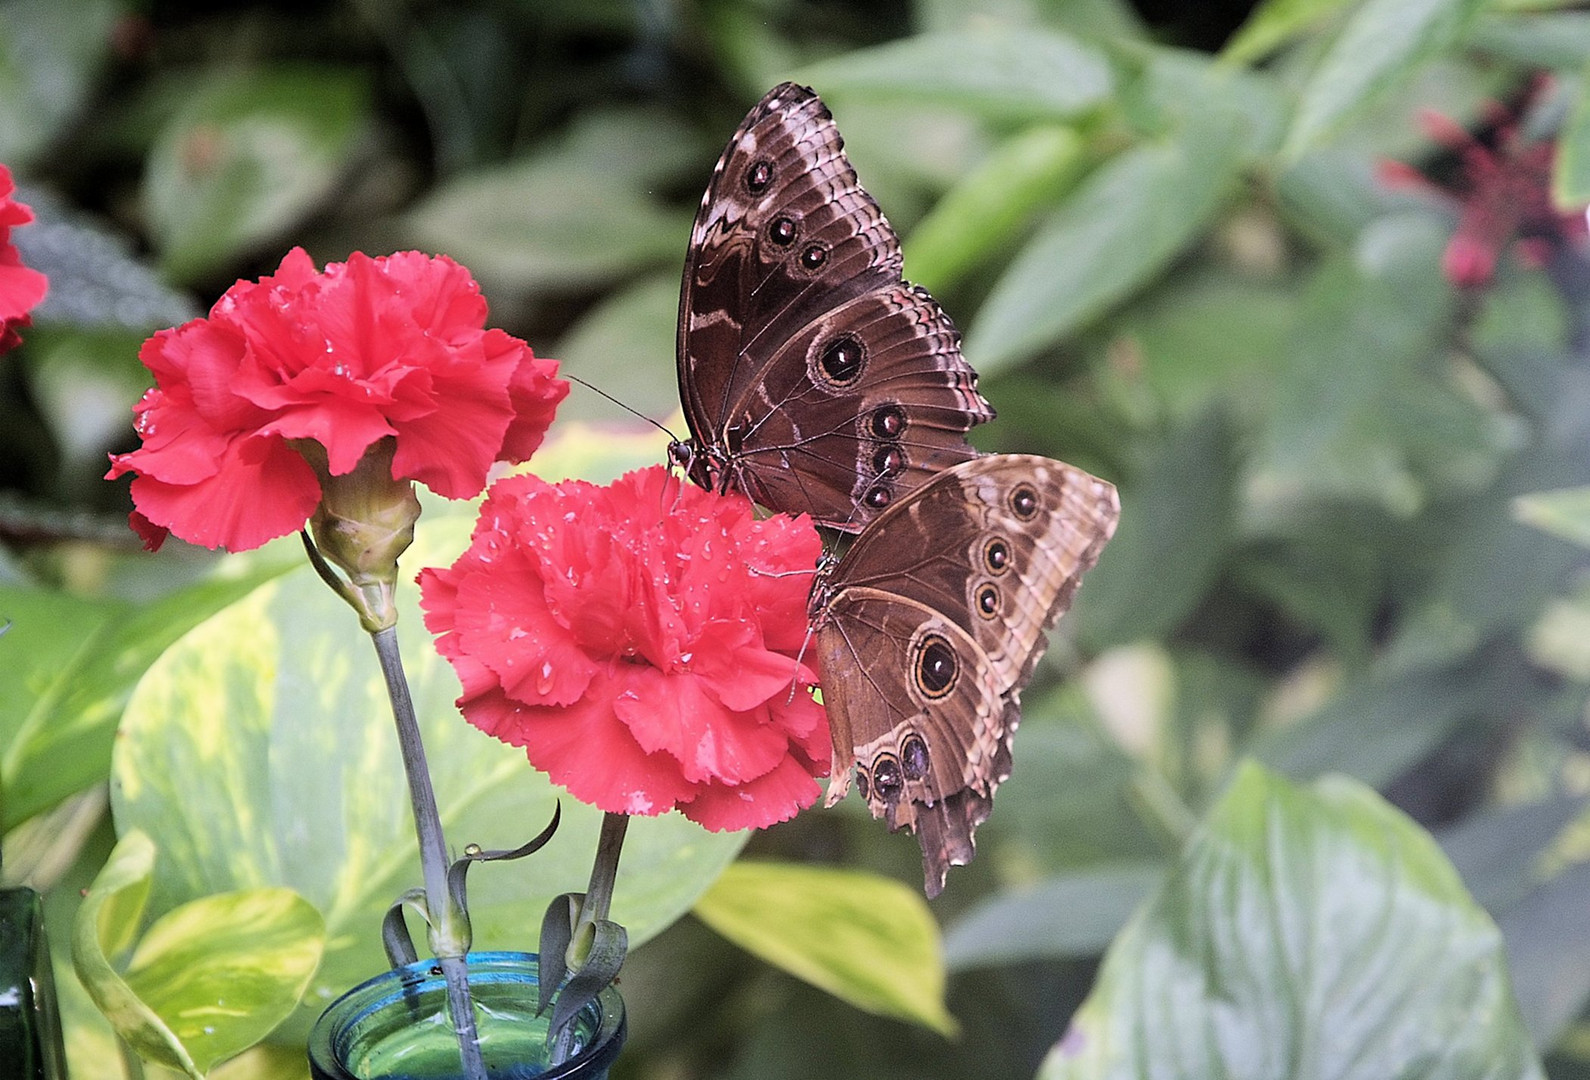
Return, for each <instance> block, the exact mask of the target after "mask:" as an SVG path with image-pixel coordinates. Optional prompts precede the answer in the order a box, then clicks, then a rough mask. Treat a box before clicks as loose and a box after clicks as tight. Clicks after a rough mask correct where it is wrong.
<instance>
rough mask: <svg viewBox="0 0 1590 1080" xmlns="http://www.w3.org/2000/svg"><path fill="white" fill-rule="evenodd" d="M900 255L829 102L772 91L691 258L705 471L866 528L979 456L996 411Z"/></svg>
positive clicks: (694, 367) (699, 443)
mask: <svg viewBox="0 0 1590 1080" xmlns="http://www.w3.org/2000/svg"><path fill="white" fill-rule="evenodd" d="M900 267H901V262H900V245H899V242H898V239H897V238H896V237H895V235H894V232H893V230H892V229H890V227H889V224H888V222H887V221H885V220H884V217H883V215H882V213H881V212H880V211H879V210H878V206H877V204H876V203H875V202H873V200H872V198H871V197H870V196H869V195H868V194H867V193H866V192H865V191H863V190H862V189H861V187H860V185H859V184H858V183H857V182H856V175H855V171H854V170H853V169H852V168H851V167H850V163H849V161H848V160H847V159H846V158H845V155H844V151H843V142H842V140H841V139H840V137H839V132H838V129H837V128H835V126H834V123H833V120H832V118H831V117H830V115H829V113H828V110H827V109H826V108H825V107H824V106H823V104H822V102H821V101H820V100H819V99H818V98H817V96H816V95H815V94H813V93H812V92H811V91H810V90H809V89H806V88H805V87H800V86H795V85H793V84H789V83H786V84H784V85H782V86H779V87H777V88H775V89H774V90H772V91H770V92H769V93H768V95H767V96H766V97H765V98H763V100H762V101H761V103H759V104H758V105H757V107H756V108H754V109H753V110H752V111H751V113H750V115H748V116H747V117H746V119H745V122H744V123H743V124H742V125H741V126H740V129H739V130H738V131H736V132H735V134H734V137H733V138H732V139H731V140H730V142H729V145H728V147H727V148H726V149H725V151H724V154H723V157H722V158H721V159H720V160H719V162H718V165H717V168H716V169H715V170H714V172H713V177H712V182H711V184H710V185H709V187H708V189H707V192H706V195H705V197H704V198H703V199H702V203H701V209H700V211H699V213H698V214H697V217H696V224H695V228H694V230H693V231H692V234H691V242H690V251H689V254H688V256H687V258H686V262H685V275H684V283H683V287H682V290H681V293H680V310H679V388H680V398H681V401H682V402H683V404H684V408H685V418H686V421H687V423H688V424H689V425H690V430H691V434H692V439H691V440H690V442H689V444H687V446H686V447H685V448H684V450H683V451H682V452H681V453H680V456H681V458H682V459H683V460H685V461H686V462H687V463H688V464H690V465H691V466H693V467H692V468H691V472H690V474H691V477H692V479H694V480H696V481H697V482H699V483H704V484H708V485H711V486H714V487H717V488H719V489H720V490H739V491H743V492H744V493H745V494H747V495H749V496H750V497H752V498H753V499H755V500H756V501H758V502H760V503H762V504H763V505H764V506H767V507H769V508H771V509H774V510H782V511H787V512H790V513H800V512H809V513H811V514H812V516H813V517H814V518H816V519H817V520H818V521H819V522H821V523H823V524H826V525H829V526H831V527H833V528H837V529H841V530H845V531H852V532H853V531H857V530H859V529H860V528H861V527H862V526H863V525H864V524H865V523H866V522H867V521H869V520H871V519H872V518H873V517H875V516H876V515H877V514H878V513H879V512H880V511H881V510H882V509H883V508H885V507H886V506H888V505H890V504H891V503H893V502H895V501H898V500H899V499H900V498H901V497H903V496H904V495H905V494H907V493H908V492H909V491H910V490H911V489H912V488H914V487H915V486H917V485H918V484H920V483H921V482H922V481H924V480H925V479H926V478H927V477H929V476H931V475H932V474H933V473H934V472H936V471H938V470H940V469H942V468H945V467H947V466H949V465H952V464H954V463H956V462H959V461H964V460H967V459H969V458H971V457H972V456H974V453H975V452H974V451H973V450H972V448H971V447H970V446H969V445H968V444H967V442H966V439H965V434H966V432H967V431H968V430H969V429H970V428H971V427H972V426H973V425H975V424H978V423H981V422H983V421H985V420H988V419H991V418H992V417H993V410H992V409H991V408H990V407H989V406H988V403H987V402H986V401H985V400H984V399H983V398H982V396H981V395H980V394H978V393H977V389H976V385H977V378H976V374H975V373H974V372H973V371H972V369H971V367H970V365H968V364H967V363H966V361H965V359H964V358H963V357H962V356H961V353H960V345H959V335H958V334H957V333H956V332H955V328H954V326H953V325H952V324H951V323H950V321H949V319H948V317H947V316H945V314H944V313H943V311H942V310H941V309H940V308H939V306H938V304H937V303H936V302H934V300H933V298H932V297H931V296H929V295H928V294H927V293H926V291H924V290H921V289H916V288H913V287H911V286H908V285H906V284H905V283H904V282H903V281H902V280H901V276H900Z"/></svg>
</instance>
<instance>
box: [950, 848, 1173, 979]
mask: <svg viewBox="0 0 1590 1080" xmlns="http://www.w3.org/2000/svg"><path fill="white" fill-rule="evenodd" d="M1164 876H1165V867H1164V866H1163V865H1161V864H1160V863H1146V862H1128V863H1113V864H1104V865H1100V866H1090V867H1083V868H1080V869H1077V870H1073V871H1069V872H1067V873H1064V874H1060V875H1058V876H1056V877H1053V878H1049V879H1048V880H1046V881H1042V882H1039V883H1038V884H1037V885H1035V886H1033V887H1031V888H1028V889H1021V890H1013V891H1011V892H1007V893H1002V894H1000V895H998V896H995V897H992V898H990V899H988V900H985V901H983V902H982V903H980V904H978V905H977V906H976V907H974V908H973V909H972V910H971V911H969V912H967V913H966V915H965V917H964V918H962V919H959V920H958V921H956V922H955V924H954V925H952V926H951V927H950V928H949V929H948V930H947V931H946V932H945V935H944V959H945V962H946V963H947V964H948V965H949V969H950V970H951V971H963V970H965V969H967V968H975V967H988V966H992V965H996V964H1017V963H1024V962H1027V961H1031V960H1052V959H1068V958H1074V957H1088V956H1097V955H1098V954H1099V953H1101V952H1103V951H1104V947H1105V946H1106V945H1108V944H1109V943H1110V939H1111V938H1113V937H1114V936H1115V935H1116V933H1117V932H1118V931H1119V930H1120V929H1121V927H1122V926H1123V925H1124V924H1125V923H1126V920H1127V918H1128V917H1129V916H1130V915H1131V914H1132V911H1133V909H1135V908H1136V907H1137V905H1138V904H1139V903H1141V902H1142V901H1143V899H1144V898H1145V897H1147V896H1148V895H1149V893H1151V892H1152V891H1153V890H1154V887H1155V886H1156V885H1158V884H1159V881H1160V879H1161V878H1163V877H1164Z"/></svg>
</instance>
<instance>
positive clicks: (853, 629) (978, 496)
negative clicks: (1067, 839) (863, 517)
mask: <svg viewBox="0 0 1590 1080" xmlns="http://www.w3.org/2000/svg"><path fill="white" fill-rule="evenodd" d="M1118 515H1119V503H1118V501H1117V498H1116V493H1115V489H1114V487H1113V486H1111V485H1110V484H1108V483H1107V482H1105V481H1103V480H1099V479H1097V478H1096V477H1093V476H1090V475H1089V474H1087V473H1086V472H1083V471H1082V470H1081V469H1077V468H1074V467H1072V466H1070V465H1066V464H1065V463H1063V462H1059V461H1053V460H1050V459H1048V458H1042V457H1034V456H1031V455H1021V454H997V455H989V456H986V457H981V458H976V459H974V460H971V461H967V462H963V463H961V464H959V465H955V466H952V467H951V468H949V469H946V470H944V471H942V472H940V473H939V474H938V475H936V476H934V477H933V478H932V479H931V480H929V481H928V482H927V483H926V484H924V485H922V486H921V487H919V488H918V489H917V490H915V491H914V492H912V493H911V494H910V495H908V496H907V497H906V498H904V499H902V500H901V501H900V502H898V503H896V504H894V505H893V506H891V507H890V508H889V509H888V510H886V511H885V512H884V513H882V514H880V515H879V516H878V517H877V518H875V519H874V520H873V521H872V523H871V524H869V525H868V526H867V528H866V529H864V530H863V531H862V532H861V534H860V535H859V536H858V537H857V538H856V540H855V542H854V543H853V544H852V545H851V546H850V548H849V550H847V551H846V552H845V554H844V556H843V557H842V558H840V560H839V561H838V563H837V564H835V565H833V566H832V567H831V568H830V569H829V570H827V571H826V572H825V573H824V574H823V576H822V577H821V578H820V579H819V581H818V583H817V584H816V586H815V587H814V589H813V593H812V617H813V624H814V626H815V627H816V634H817V652H818V656H819V659H820V662H821V666H822V671H823V682H822V685H823V703H824V705H825V707H826V708H827V711H828V720H829V727H830V732H831V735H832V741H833V766H832V779H831V780H830V786H829V794H828V801H829V804H830V805H832V804H833V803H834V802H837V801H838V800H839V799H841V798H843V797H844V795H845V793H846V792H847V791H848V789H849V784H850V775H851V773H852V771H854V773H855V777H856V783H857V787H858V788H859V789H860V791H861V794H862V796H863V797H864V798H865V799H866V800H867V804H868V807H869V809H870V810H871V811H872V814H873V816H874V817H883V818H886V819H887V820H888V823H889V826H890V828H892V829H899V828H909V829H911V830H912V831H914V832H915V833H916V834H917V840H918V842H919V844H920V845H921V847H922V857H923V872H924V877H925V885H926V889H927V892H928V894H929V895H936V894H937V893H938V892H939V890H940V889H941V888H942V887H943V884H944V876H945V873H946V871H947V869H948V867H949V866H951V865H960V864H964V863H966V862H968V861H970V859H971V857H972V853H973V850H974V849H973V836H974V833H975V830H976V828H977V826H978V825H980V824H982V822H983V821H984V820H986V818H987V817H988V813H989V810H990V808H991V807H992V804H993V797H994V790H995V788H997V787H998V785H999V784H1000V783H1001V782H1003V781H1004V780H1005V779H1006V778H1007V777H1008V776H1009V774H1010V760H1011V758H1010V743H1011V735H1012V733H1013V732H1014V731H1015V728H1016V725H1017V723H1018V722H1019V721H1020V718H1021V690H1022V688H1023V687H1024V686H1025V685H1026V683H1027V680H1028V679H1029V678H1030V677H1031V675H1032V671H1033V667H1034V665H1035V664H1036V663H1037V661H1038V658H1039V657H1040V656H1041V655H1042V654H1043V651H1044V647H1045V645H1046V643H1047V641H1046V633H1047V631H1048V630H1049V628H1051V627H1052V626H1053V625H1054V624H1055V622H1056V620H1058V619H1059V617H1060V615H1061V614H1063V613H1064V612H1065V610H1066V609H1067V608H1068V607H1069V606H1070V604H1071V598H1072V596H1073V595H1074V594H1075V592H1076V589H1077V586H1078V584H1079V582H1080V580H1081V576H1082V574H1083V573H1084V572H1085V571H1086V570H1088V569H1089V568H1091V567H1092V566H1093V564H1094V563H1095V562H1096V561H1097V560H1098V556H1099V552H1100V551H1101V550H1102V549H1103V547H1104V544H1105V543H1106V541H1108V540H1109V538H1110V536H1111V535H1113V533H1114V530H1115V522H1116V519H1117V517H1118Z"/></svg>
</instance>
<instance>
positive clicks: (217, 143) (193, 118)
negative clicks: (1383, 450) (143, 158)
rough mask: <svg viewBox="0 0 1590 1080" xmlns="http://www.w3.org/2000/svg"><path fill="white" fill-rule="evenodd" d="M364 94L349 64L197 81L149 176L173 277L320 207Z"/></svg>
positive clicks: (154, 217)
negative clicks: (206, 82)
mask: <svg viewBox="0 0 1590 1080" xmlns="http://www.w3.org/2000/svg"><path fill="white" fill-rule="evenodd" d="M367 97H368V91H367V90H366V87H365V84H364V80H363V78H362V77H361V76H360V75H359V74H358V73H357V72H356V71H355V70H353V69H349V68H329V67H326V68H311V67H281V68H267V69H264V70H260V71H253V72H248V73H246V74H244V73H230V74H228V75H226V76H224V77H220V78H217V79H215V80H214V81H212V82H210V83H209V84H208V85H206V86H202V87H200V88H198V90H197V91H196V92H195V93H194V94H193V95H192V98H191V100H189V101H188V102H187V104H186V105H185V106H184V107H183V108H182V109H181V110H180V111H179V112H178V114H177V115H176V116H175V117H173V118H172V120H171V122H170V123H169V124H167V125H166V127H165V129H164V130H163V131H162V132H161V133H160V136H159V138H158V139H157V140H156V142H155V145H154V147H153V149H152V150H151V152H150V158H149V165H148V169H147V171H146V173H145V176H144V205H145V207H146V208H147V210H148V214H149V223H150V229H151V232H152V235H153V237H154V239H155V242H156V244H157V246H158V247H159V248H160V255H161V265H162V267H163V268H164V269H165V272H166V274H167V276H168V277H170V278H171V279H172V280H173V281H179V282H187V281H193V280H196V279H198V278H200V277H202V276H203V275H205V274H207V273H210V272H213V271H214V270H216V269H217V268H219V267H220V266H222V265H225V264H226V263H227V262H228V261H229V260H231V259H233V258H235V257H236V256H237V255H238V254H240V253H243V252H246V251H248V250H250V249H252V248H254V247H256V246H259V245H261V244H263V243H265V242H266V241H269V240H272V239H275V238H276V237H278V236H280V235H282V234H283V233H284V232H286V231H287V230H288V229H289V228H291V227H292V226H293V225H295V224H297V223H298V222H299V221H301V220H302V219H303V218H304V217H305V216H307V215H308V214H309V213H310V212H311V211H313V210H314V209H316V208H317V207H318V206H319V205H320V204H321V203H322V202H323V201H324V200H325V199H326V198H327V196H329V195H330V194H331V192H332V190H333V188H334V187H335V185H336V183H337V181H338V180H339V179H341V178H342V176H343V173H344V170H345V169H346V168H347V166H348V165H349V163H350V160H351V158H352V154H353V151H354V148H355V146H356V142H357V138H358V135H359V131H360V128H361V127H362V125H363V123H364V117H365V113H366V111H367V109H368V101H367Z"/></svg>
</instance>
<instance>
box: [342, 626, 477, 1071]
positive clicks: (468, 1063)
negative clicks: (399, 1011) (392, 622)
mask: <svg viewBox="0 0 1590 1080" xmlns="http://www.w3.org/2000/svg"><path fill="white" fill-rule="evenodd" d="M370 638H371V640H372V641H374V642H375V652H376V656H377V657H379V658H380V661H381V673H382V675H383V676H385V678H386V689H387V695H388V696H389V697H390V698H391V700H392V719H393V721H394V722H395V723H396V724H397V734H398V746H399V747H400V748H401V749H402V752H403V772H404V773H405V774H406V775H407V777H408V782H409V800H410V802H411V803H412V804H413V807H414V831H415V834H416V835H417V837H418V839H419V845H420V867H421V869H422V871H423V875H424V879H425V900H426V907H427V909H428V910H429V912H430V917H431V925H430V929H429V935H428V936H429V939H430V941H429V944H430V946H431V951H432V952H433V953H434V954H435V955H436V958H437V960H438V962H439V963H440V966H441V969H442V976H443V978H444V979H445V980H446V982H447V1011H448V1015H449V1016H450V1017H451V1018H452V1021H453V1031H454V1033H455V1034H456V1035H457V1037H458V1052H459V1057H460V1060H461V1062H462V1064H463V1071H464V1076H466V1077H467V1078H468V1080H486V1066H485V1063H484V1061H483V1060H482V1059H481V1055H480V1040H479V1037H478V1036H477V1034H476V1032H475V1009H474V1004H473V1002H472V1001H471V1000H470V995H469V981H468V978H467V969H466V966H465V962H464V954H465V953H467V952H468V951H469V929H468V924H467V922H466V923H464V925H463V926H462V927H459V926H457V925H455V914H456V913H455V912H454V910H453V904H452V897H451V896H450V895H449V893H448V889H447V844H446V841H445V840H444V839H443V837H442V819H441V814H440V813H439V812H438V810H437V808H436V792H435V789H433V788H432V787H431V774H430V771H429V770H428V769H427V768H426V765H425V747H424V744H423V743H421V741H420V726H419V722H418V721H417V720H416V719H415V716H414V701H413V699H412V698H411V697H410V696H409V684H408V679H407V678H406V677H405V676H404V674H403V660H402V658H401V656H400V655H399V654H398V640H397V628H396V627H394V626H388V627H386V628H385V629H382V630H377V631H375V632H374V633H372V634H371V635H370ZM460 931H462V932H460Z"/></svg>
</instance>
